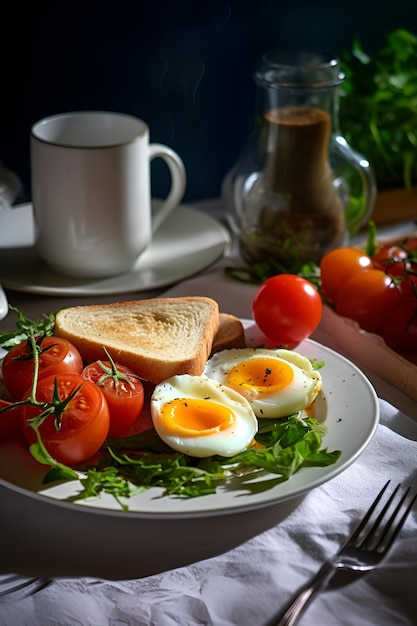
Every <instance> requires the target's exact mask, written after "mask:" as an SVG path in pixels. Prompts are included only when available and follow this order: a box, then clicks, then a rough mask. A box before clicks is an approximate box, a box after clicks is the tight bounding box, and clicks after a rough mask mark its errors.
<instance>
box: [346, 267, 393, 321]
mask: <svg viewBox="0 0 417 626" xmlns="http://www.w3.org/2000/svg"><path fill="white" fill-rule="evenodd" d="M399 297H400V293H399V291H398V289H397V286H396V285H395V283H394V281H393V279H392V278H391V277H390V276H388V275H387V274H385V272H383V271H382V270H369V271H367V272H363V273H359V274H356V275H353V276H352V277H351V278H350V279H349V280H348V281H347V282H346V283H345V284H344V285H343V287H342V288H341V289H340V291H339V293H338V296H337V299H336V313H337V314H338V315H341V316H342V317H349V318H351V319H353V320H355V321H356V322H358V324H359V325H360V327H361V328H362V329H363V330H366V331H368V332H372V333H381V331H382V329H383V328H384V325H385V321H386V319H387V317H388V315H389V313H390V311H391V309H392V307H393V306H394V304H395V302H396V301H397V300H398V299H399Z"/></svg>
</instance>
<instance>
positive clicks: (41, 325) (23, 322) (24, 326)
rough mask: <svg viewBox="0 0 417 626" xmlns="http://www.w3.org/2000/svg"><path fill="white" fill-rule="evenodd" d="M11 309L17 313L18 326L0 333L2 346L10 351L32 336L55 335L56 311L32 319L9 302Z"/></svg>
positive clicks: (0, 344)
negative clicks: (7, 331)
mask: <svg viewBox="0 0 417 626" xmlns="http://www.w3.org/2000/svg"><path fill="white" fill-rule="evenodd" d="M9 309H10V311H14V312H15V313H16V314H17V320H16V328H15V330H13V331H11V332H9V333H2V334H0V348H3V349H4V350H7V351H9V350H11V348H13V346H17V345H18V344H19V343H22V341H26V340H27V339H29V338H30V337H36V336H41V335H53V333H54V328H55V313H50V314H49V315H44V316H43V317H41V318H40V319H38V320H31V319H29V318H28V317H25V316H24V315H23V313H22V312H21V311H20V310H19V309H18V308H17V307H15V306H13V305H11V304H9Z"/></svg>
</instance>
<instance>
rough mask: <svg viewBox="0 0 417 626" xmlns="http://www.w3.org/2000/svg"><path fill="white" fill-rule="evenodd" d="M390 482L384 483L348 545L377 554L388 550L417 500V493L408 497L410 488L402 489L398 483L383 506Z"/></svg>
mask: <svg viewBox="0 0 417 626" xmlns="http://www.w3.org/2000/svg"><path fill="white" fill-rule="evenodd" d="M390 482H391V481H390V480H388V481H387V482H386V483H385V485H384V486H383V488H382V489H381V491H380V492H379V494H378V495H377V497H376V498H375V500H374V502H373V503H372V505H371V507H370V509H369V511H368V512H367V513H366V515H365V516H364V518H363V519H362V521H361V523H360V524H359V526H358V527H357V529H356V530H355V532H354V533H353V535H352V537H351V538H350V540H349V542H348V545H354V546H356V547H357V548H361V549H363V550H377V551H378V552H386V551H387V550H388V549H389V548H390V546H391V544H392V543H393V541H394V539H395V538H396V537H397V535H398V533H399V532H400V530H401V528H402V527H403V525H404V523H405V520H406V519H407V516H408V514H409V512H410V510H411V508H412V507H413V505H414V502H415V501H416V499H417V493H416V494H414V496H413V497H411V498H409V497H408V496H409V494H410V491H411V487H407V488H406V489H404V488H403V487H402V485H401V484H400V483H399V484H398V485H397V486H396V487H395V489H394V491H393V492H392V493H391V495H390V496H389V498H388V500H387V501H386V502H385V504H383V502H382V500H383V496H384V494H385V491H386V490H387V487H388V485H389V484H390ZM379 505H380V506H379ZM381 507H382V508H381ZM379 509H380V510H379ZM383 522H384V523H383ZM394 522H396V525H394ZM378 528H379V530H378Z"/></svg>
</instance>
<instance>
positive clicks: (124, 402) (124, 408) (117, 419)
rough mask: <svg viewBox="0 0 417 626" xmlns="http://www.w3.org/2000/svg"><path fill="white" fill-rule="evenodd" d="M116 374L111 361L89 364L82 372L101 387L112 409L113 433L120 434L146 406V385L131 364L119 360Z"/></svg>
mask: <svg viewBox="0 0 417 626" xmlns="http://www.w3.org/2000/svg"><path fill="white" fill-rule="evenodd" d="M115 367H116V370H117V372H116V373H115V374H113V370H112V364H111V363H110V361H95V362H94V363H90V364H89V365H87V366H86V367H85V368H84V369H83V371H82V376H83V377H84V378H86V379H87V380H90V381H91V382H93V383H95V384H96V385H98V386H99V388H100V389H101V391H102V393H103V395H104V397H105V398H106V400H107V404H108V407H109V411H110V429H109V436H110V437H120V436H122V435H124V434H125V433H126V431H127V430H128V429H129V427H130V426H131V425H132V424H133V423H134V422H135V421H136V420H137V418H138V417H139V415H140V414H141V412H142V409H143V402H144V393H143V385H142V383H141V381H140V380H139V379H138V377H137V376H136V375H135V373H134V372H133V371H132V370H130V369H129V368H128V367H125V366H123V365H118V364H116V366H115Z"/></svg>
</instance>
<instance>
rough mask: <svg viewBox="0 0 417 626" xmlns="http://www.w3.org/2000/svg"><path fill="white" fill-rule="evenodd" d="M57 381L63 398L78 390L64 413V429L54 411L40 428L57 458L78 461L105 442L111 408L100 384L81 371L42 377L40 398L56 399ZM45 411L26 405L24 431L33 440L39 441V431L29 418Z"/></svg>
mask: <svg viewBox="0 0 417 626" xmlns="http://www.w3.org/2000/svg"><path fill="white" fill-rule="evenodd" d="M55 381H56V384H57V387H58V393H59V397H60V398H61V400H65V399H66V398H68V396H70V395H71V393H72V392H73V391H75V390H76V389H78V392H77V393H76V395H75V397H74V398H72V399H71V400H70V401H69V402H68V404H67V405H66V407H65V410H64V412H63V413H62V418H61V427H60V429H59V430H57V428H56V426H55V414H52V415H49V416H48V417H47V418H46V419H45V421H44V422H43V423H42V424H41V426H40V427H39V432H40V433H41V436H42V441H43V444H44V446H45V448H46V449H47V451H48V452H49V454H50V455H51V456H52V457H53V458H54V459H55V460H56V461H58V462H60V463H64V464H66V465H77V464H78V463H81V462H82V461H85V460H86V459H88V458H89V457H90V456H92V455H93V454H94V453H95V452H97V451H98V450H99V449H100V447H101V446H102V445H103V443H104V441H105V439H106V437H107V435H108V432H109V425H110V414H109V408H108V406H107V402H106V399H105V397H104V395H103V394H102V393H101V391H100V389H99V388H98V387H97V385H95V384H94V383H92V382H90V381H88V380H85V378H83V377H82V376H81V375H80V374H57V375H56V376H55V375H53V376H48V377H47V378H42V379H41V380H40V381H39V382H38V385H37V389H36V399H37V400H38V401H40V402H51V401H52V398H53V394H54V388H55ZM29 396H30V390H28V391H27V393H25V394H24V398H27V397H29ZM41 411H42V409H41V408H39V407H34V406H24V407H22V418H23V432H24V435H25V437H26V439H27V441H28V443H29V444H32V443H34V442H35V441H36V433H35V431H34V430H33V428H32V426H30V424H28V423H27V420H28V419H30V418H33V417H36V416H37V415H39V414H40V413H41Z"/></svg>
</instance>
